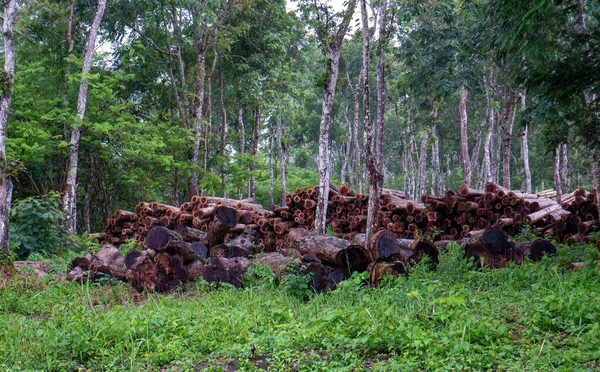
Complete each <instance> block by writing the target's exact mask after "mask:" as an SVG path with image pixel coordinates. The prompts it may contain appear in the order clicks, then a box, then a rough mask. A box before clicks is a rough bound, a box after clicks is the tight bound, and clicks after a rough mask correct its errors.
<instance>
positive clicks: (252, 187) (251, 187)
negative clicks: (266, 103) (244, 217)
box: [248, 107, 260, 199]
mask: <svg viewBox="0 0 600 372" xmlns="http://www.w3.org/2000/svg"><path fill="white" fill-rule="evenodd" d="M259 138H260V108H258V107H257V108H256V109H255V110H254V129H253V131H252V147H251V148H250V155H252V164H251V165H250V179H249V180H248V197H249V198H252V199H254V198H255V197H256V176H255V174H254V171H255V169H256V154H257V153H258V140H259Z"/></svg>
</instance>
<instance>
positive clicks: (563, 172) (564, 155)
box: [560, 143, 569, 194]
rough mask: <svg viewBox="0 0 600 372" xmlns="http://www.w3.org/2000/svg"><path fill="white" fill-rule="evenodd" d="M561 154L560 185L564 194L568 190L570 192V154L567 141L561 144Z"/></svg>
mask: <svg viewBox="0 0 600 372" xmlns="http://www.w3.org/2000/svg"><path fill="white" fill-rule="evenodd" d="M560 156H561V159H560V166H561V168H560V187H561V191H562V194H566V193H567V192H569V190H568V189H567V178H568V174H569V155H568V149H567V144H566V143H563V144H562V145H560Z"/></svg>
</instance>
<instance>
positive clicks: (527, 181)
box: [521, 125, 531, 192]
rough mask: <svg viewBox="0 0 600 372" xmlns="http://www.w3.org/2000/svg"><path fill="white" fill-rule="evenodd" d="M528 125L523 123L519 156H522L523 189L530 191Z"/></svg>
mask: <svg viewBox="0 0 600 372" xmlns="http://www.w3.org/2000/svg"><path fill="white" fill-rule="evenodd" d="M528 137H529V126H528V125H525V130H524V131H523V138H522V139H521V141H522V143H521V151H522V154H521V156H522V157H523V168H524V170H525V190H526V191H527V192H531V169H530V168H529V142H528Z"/></svg>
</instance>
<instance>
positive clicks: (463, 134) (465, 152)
mask: <svg viewBox="0 0 600 372" xmlns="http://www.w3.org/2000/svg"><path fill="white" fill-rule="evenodd" d="M468 94H469V91H468V90H467V89H465V88H464V87H461V88H460V104H459V113H460V153H461V156H462V161H463V175H464V177H463V183H464V184H465V186H467V187H471V181H472V179H473V177H472V173H471V160H470V158H469V139H468V137H467V95H468Z"/></svg>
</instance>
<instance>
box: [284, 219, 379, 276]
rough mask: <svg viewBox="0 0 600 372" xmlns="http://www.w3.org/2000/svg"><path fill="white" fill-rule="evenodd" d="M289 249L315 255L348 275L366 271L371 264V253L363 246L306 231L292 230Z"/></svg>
mask: <svg viewBox="0 0 600 372" xmlns="http://www.w3.org/2000/svg"><path fill="white" fill-rule="evenodd" d="M288 239H289V243H288V247H289V248H293V249H296V250H298V251H299V252H300V253H302V254H314V255H315V256H316V257H318V258H319V259H320V260H322V261H323V262H325V263H327V264H328V265H332V266H335V267H339V268H341V269H342V270H344V271H345V272H346V273H350V272H353V271H364V270H365V269H366V268H367V265H368V264H369V253H368V251H367V250H366V249H364V248H363V247H362V246H361V245H357V244H352V243H351V242H349V241H347V240H344V239H340V238H335V237H331V236H326V235H317V234H315V233H314V232H312V231H309V230H306V229H292V230H291V231H290V232H289V234H288Z"/></svg>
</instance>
